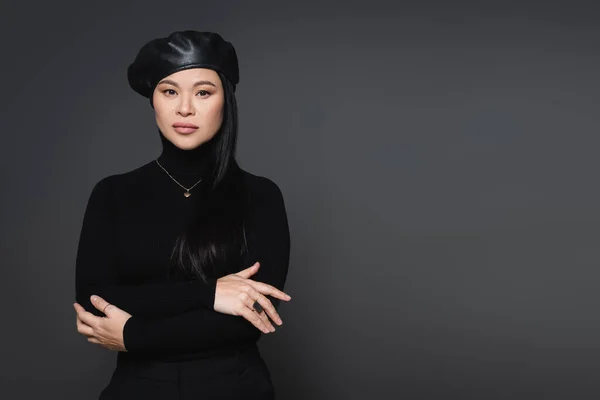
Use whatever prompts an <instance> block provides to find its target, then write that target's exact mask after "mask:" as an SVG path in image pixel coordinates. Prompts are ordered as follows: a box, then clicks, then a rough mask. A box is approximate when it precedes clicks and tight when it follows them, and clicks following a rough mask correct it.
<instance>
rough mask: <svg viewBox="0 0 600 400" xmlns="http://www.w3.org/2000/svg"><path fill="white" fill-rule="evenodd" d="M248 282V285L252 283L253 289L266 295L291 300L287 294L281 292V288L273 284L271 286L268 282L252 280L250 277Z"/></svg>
mask: <svg viewBox="0 0 600 400" xmlns="http://www.w3.org/2000/svg"><path fill="white" fill-rule="evenodd" d="M248 283H249V284H250V285H252V287H253V288H254V289H256V290H258V291H259V292H261V293H262V294H264V295H266V296H272V297H276V298H278V299H280V300H284V301H289V300H291V297H290V295H289V294H287V293H285V292H282V291H281V290H279V289H277V288H276V287H275V286H271V285H269V284H268V283H264V282H258V281H253V280H251V279H248Z"/></svg>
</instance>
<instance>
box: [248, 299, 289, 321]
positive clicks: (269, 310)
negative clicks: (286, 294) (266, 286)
mask: <svg viewBox="0 0 600 400" xmlns="http://www.w3.org/2000/svg"><path fill="white" fill-rule="evenodd" d="M250 297H253V298H255V299H256V300H254V301H258V304H260V305H261V307H262V308H263V310H265V312H266V314H268V315H269V317H270V318H271V319H272V320H273V321H275V323H276V324H277V325H281V324H283V321H282V320H281V317H280V316H279V313H277V310H276V309H275V306H273V303H271V300H269V299H268V298H267V297H265V296H264V295H262V294H261V293H259V292H255V293H251V294H250ZM250 308H254V302H252V305H251V306H250ZM259 314H263V313H262V312H260V313H259Z"/></svg>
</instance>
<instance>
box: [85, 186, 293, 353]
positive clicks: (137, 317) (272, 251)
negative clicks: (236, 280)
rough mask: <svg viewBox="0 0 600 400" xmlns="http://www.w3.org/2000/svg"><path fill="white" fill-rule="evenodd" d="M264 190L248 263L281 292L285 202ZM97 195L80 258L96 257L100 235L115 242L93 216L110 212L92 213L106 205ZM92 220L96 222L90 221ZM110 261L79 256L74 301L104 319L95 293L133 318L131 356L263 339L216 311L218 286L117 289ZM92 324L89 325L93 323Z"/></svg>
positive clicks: (128, 339) (128, 328)
mask: <svg viewBox="0 0 600 400" xmlns="http://www.w3.org/2000/svg"><path fill="white" fill-rule="evenodd" d="M100 183H102V181H101V182H100ZM261 184H262V185H263V187H262V188H261V190H260V197H259V198H257V199H256V200H257V201H256V202H255V204H254V212H253V213H252V215H251V216H250V221H249V222H250V223H249V225H248V226H249V228H250V229H249V230H248V237H247V239H248V248H249V252H248V260H252V261H254V260H256V261H259V262H260V265H261V266H260V269H259V270H258V272H257V273H256V274H255V275H254V276H253V279H254V280H256V281H260V282H264V283H266V284H269V285H272V286H273V287H275V288H277V289H279V290H283V287H284V284H285V281H286V277H287V271H288V265H289V253H290V235H289V227H288V221H287V215H286V210H285V205H284V200H283V196H282V193H281V191H280V190H279V188H278V187H277V185H276V184H274V183H273V182H271V181H269V180H267V179H265V178H262V181H261ZM97 190H99V191H100V192H99V193H102V192H101V191H102V190H106V187H102V186H100V187H98V186H97V187H95V188H94V191H97ZM97 193H98V192H97ZM94 195H95V193H94V192H93V193H92V196H91V198H90V203H89V205H88V210H90V209H91V210H92V211H88V210H86V216H85V217H84V226H83V228H82V236H81V240H83V242H82V244H80V248H81V246H83V249H84V251H83V253H82V254H94V251H93V246H94V244H92V243H91V242H93V241H94V240H97V237H98V234H99V232H104V233H105V234H106V237H111V235H110V232H109V231H108V229H110V227H109V226H104V225H103V222H100V221H98V215H97V214H94V212H95V211H96V212H97V210H98V209H99V210H106V208H103V207H94V205H96V206H97V204H96V203H97V202H99V201H100V200H97V199H102V196H97V198H96V199H94ZM90 207H91V208H90ZM101 212H107V211H101ZM88 215H92V216H95V217H96V218H89V217H88ZM86 219H87V221H86ZM107 220H108V218H107ZM89 221H96V222H95V223H91V222H89ZM86 222H87V224H86ZM80 243H81V242H80ZM86 246H90V247H92V248H91V249H90V248H88V247H86ZM85 250H88V251H85ZM89 250H92V251H89ZM100 250H102V251H106V250H107V249H106V248H102V249H97V251H98V252H99V253H100V254H99V253H98V252H96V254H98V255H101V254H102V251H100ZM78 254H79V252H78ZM109 257H110V252H107V253H104V255H102V256H101V257H98V258H94V257H92V256H88V258H82V257H80V256H79V255H78V264H77V278H76V287H77V296H76V297H77V300H78V301H80V302H81V304H83V305H84V306H85V305H88V307H86V308H87V309H88V310H95V311H94V314H96V315H98V314H99V315H102V312H101V311H100V310H97V309H96V307H94V306H93V305H91V302H90V301H89V295H91V294H92V291H93V294H97V295H99V296H100V297H102V298H103V299H105V300H107V301H108V302H109V303H110V304H113V305H114V306H116V307H118V308H120V309H122V310H124V311H126V313H129V314H128V315H132V316H129V317H128V318H126V319H125V323H124V327H123V330H122V341H123V347H124V349H126V350H127V351H130V352H153V353H168V354H173V353H179V352H186V351H203V350H209V349H211V348H215V347H220V346H224V345H228V344H231V343H235V342H245V341H251V340H256V339H257V338H258V336H260V331H259V330H258V329H257V328H256V327H255V326H254V325H253V324H252V323H250V322H249V321H247V320H246V319H244V318H240V317H239V316H236V315H227V314H222V313H218V312H216V311H214V309H213V304H214V301H215V288H216V282H212V283H210V284H208V285H207V284H205V283H203V282H200V281H190V282H172V283H164V284H152V285H127V286H123V285H119V284H118V283H117V282H118V281H117V276H116V272H115V271H114V270H111V268H107V265H114V264H110V258H109ZM106 263H109V264H106ZM120 300H122V302H121V303H119V301H120ZM273 302H274V303H275V300H273ZM127 307H129V309H128V308H127ZM78 314H79V312H78ZM88 320H90V321H91V318H88ZM105 320H110V318H105ZM103 322H108V321H103ZM94 323H98V322H97V321H96V322H94ZM88 337H89V335H88ZM90 341H91V340H90Z"/></svg>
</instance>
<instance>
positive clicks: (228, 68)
mask: <svg viewBox="0 0 600 400" xmlns="http://www.w3.org/2000/svg"><path fill="white" fill-rule="evenodd" d="M188 68H209V69H213V70H215V71H218V72H221V73H223V74H224V75H225V76H226V77H227V79H228V80H229V81H230V82H231V83H232V84H233V87H234V89H235V86H236V85H237V84H238V82H239V67H238V59H237V54H236V52H235V48H234V47H233V45H232V44H231V43H229V42H227V41H225V40H224V39H223V38H222V37H221V35H219V34H218V33H214V32H198V31H192V30H186V31H177V32H173V33H171V34H170V35H169V36H167V37H165V38H157V39H153V40H151V41H149V42H147V43H146V44H145V45H144V46H142V48H141V49H140V51H139V52H138V54H137V56H136V57H135V60H134V61H133V62H132V63H131V64H130V65H129V67H128V68H127V80H128V81H129V86H131V88H132V89H133V90H135V91H136V92H137V93H139V94H141V95H142V96H144V97H148V98H151V97H152V93H153V91H154V88H155V87H156V84H157V83H158V82H159V81H160V80H161V79H163V78H164V77H165V76H168V75H171V74H172V73H175V72H178V71H182V70H184V69H188Z"/></svg>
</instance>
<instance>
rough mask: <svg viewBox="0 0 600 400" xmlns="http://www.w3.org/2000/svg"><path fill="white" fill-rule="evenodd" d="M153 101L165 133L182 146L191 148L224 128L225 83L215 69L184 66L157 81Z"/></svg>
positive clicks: (161, 129) (157, 117) (169, 138)
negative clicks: (222, 126)
mask: <svg viewBox="0 0 600 400" xmlns="http://www.w3.org/2000/svg"><path fill="white" fill-rule="evenodd" d="M152 104H153V106H154V113H155V117H156V124H157V125H158V128H159V129H160V131H161V132H162V133H163V135H164V136H165V137H166V138H167V139H168V140H169V141H170V142H172V143H173V144H174V145H175V146H177V147H179V148H180V149H183V150H191V149H194V148H196V147H198V146H200V145H201V144H203V143H206V142H208V141H209V140H210V139H212V138H213V137H214V136H215V134H216V133H217V131H218V130H219V128H220V127H221V123H222V122H223V106H224V104H225V96H224V93H223V85H222V83H221V79H220V78H219V75H218V74H217V73H216V72H215V71H213V70H212V69H206V68H190V69H185V70H183V71H179V72H175V73H173V74H171V75H169V76H166V77H165V78H163V79H161V80H160V81H159V82H158V84H157V85H156V88H154V93H153V94H152ZM181 124H183V125H192V127H189V128H185V127H182V126H181ZM178 125H180V126H178Z"/></svg>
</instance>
